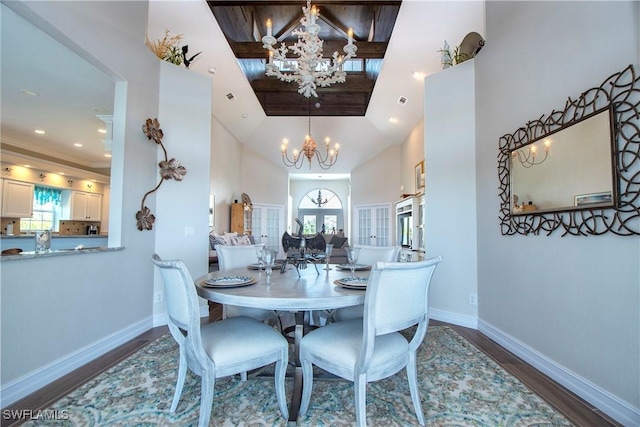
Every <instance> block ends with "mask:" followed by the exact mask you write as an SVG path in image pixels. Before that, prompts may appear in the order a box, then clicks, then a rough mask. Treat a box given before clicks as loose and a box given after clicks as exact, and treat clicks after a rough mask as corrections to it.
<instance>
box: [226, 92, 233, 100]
mask: <svg viewBox="0 0 640 427" xmlns="http://www.w3.org/2000/svg"><path fill="white" fill-rule="evenodd" d="M234 98H235V96H233V94H232V93H231V92H229V93H228V94H227V99H228V100H229V101H233V99H234Z"/></svg>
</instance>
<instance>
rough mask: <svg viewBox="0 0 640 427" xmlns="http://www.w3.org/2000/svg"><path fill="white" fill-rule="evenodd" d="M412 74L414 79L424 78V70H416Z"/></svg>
mask: <svg viewBox="0 0 640 427" xmlns="http://www.w3.org/2000/svg"><path fill="white" fill-rule="evenodd" d="M411 75H412V76H413V78H414V79H417V80H423V79H424V73H423V72H422V71H414V72H413V73H411Z"/></svg>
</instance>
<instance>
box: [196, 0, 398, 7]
mask: <svg viewBox="0 0 640 427" xmlns="http://www.w3.org/2000/svg"><path fill="white" fill-rule="evenodd" d="M207 3H209V6H210V7H213V6H216V7H217V6H245V5H250V6H292V5H293V6H299V5H301V6H306V5H305V4H304V3H305V2H304V1H303V0H209V1H207ZM311 4H312V5H315V6H322V5H323V4H335V5H345V6H349V5H353V6H359V5H361V6H371V5H374V6H397V7H400V5H401V4H402V0H312V1H311Z"/></svg>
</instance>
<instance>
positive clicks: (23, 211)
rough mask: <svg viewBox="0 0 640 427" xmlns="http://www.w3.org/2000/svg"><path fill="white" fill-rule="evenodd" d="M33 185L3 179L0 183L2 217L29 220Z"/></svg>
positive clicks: (31, 210)
mask: <svg viewBox="0 0 640 427" xmlns="http://www.w3.org/2000/svg"><path fill="white" fill-rule="evenodd" d="M33 192H34V185H33V184H30V183H28V182H21V181H12V180H10V179H5V180H4V182H3V183H2V217H3V218H30V217H31V216H32V215H33Z"/></svg>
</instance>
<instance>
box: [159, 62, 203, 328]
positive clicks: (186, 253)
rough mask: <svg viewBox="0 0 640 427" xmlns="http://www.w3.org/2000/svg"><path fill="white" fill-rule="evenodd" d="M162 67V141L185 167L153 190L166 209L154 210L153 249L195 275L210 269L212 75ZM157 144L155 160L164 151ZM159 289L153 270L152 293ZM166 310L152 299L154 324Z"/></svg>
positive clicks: (160, 159) (160, 117)
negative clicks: (180, 174)
mask: <svg viewBox="0 0 640 427" xmlns="http://www.w3.org/2000/svg"><path fill="white" fill-rule="evenodd" d="M160 71H161V72H160V109H159V113H158V121H159V122H160V128H161V129H162V131H163V134H164V137H163V138H162V143H163V145H164V147H165V149H166V150H167V156H168V158H169V159H172V158H175V159H176V160H178V162H180V165H182V166H184V167H185V168H186V170H187V173H186V175H184V177H183V179H182V181H176V180H174V179H170V180H164V182H163V183H162V185H161V186H160V188H159V189H158V190H157V192H155V193H154V194H153V197H155V198H156V211H158V212H165V213H164V214H156V222H155V224H154V230H156V231H155V236H156V245H155V246H156V252H157V253H158V255H160V256H161V257H162V258H164V259H177V258H179V259H182V260H183V261H184V263H185V264H186V266H187V268H188V269H189V272H190V273H191V275H192V276H193V278H194V279H196V278H198V277H199V276H202V275H204V274H207V273H208V269H209V238H208V236H209V216H208V209H209V194H210V191H209V187H210V172H209V169H210V164H209V158H210V152H211V79H210V78H208V77H205V76H202V75H199V74H196V73H193V72H191V71H189V70H187V69H186V68H184V67H178V66H176V65H173V64H170V63H168V62H160ZM149 144H153V145H155V143H153V142H152V141H149ZM156 148H157V153H156V164H157V163H158V162H160V161H163V160H165V157H164V152H163V151H162V149H161V148H160V147H156ZM156 179H157V180H158V181H159V180H160V175H159V174H157V175H156ZM163 289H164V284H163V282H162V278H161V277H160V275H159V274H156V275H155V284H154V293H155V292H162V291H163ZM154 301H155V299H154ZM164 313H166V308H165V305H164V302H157V301H155V304H154V325H162V324H165V323H166V321H165V319H164V317H163V316H162V315H163V314H164Z"/></svg>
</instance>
